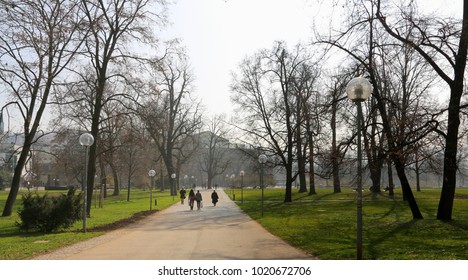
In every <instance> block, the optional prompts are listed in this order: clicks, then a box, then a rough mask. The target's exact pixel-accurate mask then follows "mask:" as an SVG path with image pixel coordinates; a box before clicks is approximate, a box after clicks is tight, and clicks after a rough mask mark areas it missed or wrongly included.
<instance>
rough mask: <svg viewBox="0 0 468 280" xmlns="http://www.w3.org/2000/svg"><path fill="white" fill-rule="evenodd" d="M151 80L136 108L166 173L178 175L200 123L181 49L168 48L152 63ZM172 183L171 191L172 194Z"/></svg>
mask: <svg viewBox="0 0 468 280" xmlns="http://www.w3.org/2000/svg"><path fill="white" fill-rule="evenodd" d="M151 79H152V81H151V87H150V90H151V92H150V93H151V94H150V97H149V99H148V100H147V101H146V103H144V104H142V105H143V106H142V107H141V108H140V109H139V111H140V117H141V119H142V122H143V123H144V124H145V127H146V129H147V131H148V133H149V135H150V137H151V138H152V139H153V141H154V144H155V146H156V147H157V149H158V150H159V153H160V155H161V157H162V160H163V162H164V165H165V167H166V171H167V174H169V176H171V175H172V174H176V175H178V173H179V171H180V165H181V164H183V163H184V162H185V161H186V160H187V159H188V158H189V157H190V155H191V154H192V153H193V152H194V151H195V148H196V141H195V140H194V139H193V135H194V134H195V132H198V130H199V129H200V127H201V125H202V118H201V117H202V116H201V112H200V111H201V110H200V103H199V102H198V101H197V100H196V98H195V97H194V96H193V92H192V90H193V88H192V87H193V79H194V77H193V74H192V72H191V68H190V64H189V60H188V57H187V56H186V54H185V53H184V52H183V50H180V49H177V48H176V49H173V50H169V52H168V54H167V55H166V56H165V58H164V59H162V60H157V61H155V62H154V63H152V71H151ZM177 178H179V176H177ZM172 182H173V184H172V187H171V194H172V195H176V185H175V181H172Z"/></svg>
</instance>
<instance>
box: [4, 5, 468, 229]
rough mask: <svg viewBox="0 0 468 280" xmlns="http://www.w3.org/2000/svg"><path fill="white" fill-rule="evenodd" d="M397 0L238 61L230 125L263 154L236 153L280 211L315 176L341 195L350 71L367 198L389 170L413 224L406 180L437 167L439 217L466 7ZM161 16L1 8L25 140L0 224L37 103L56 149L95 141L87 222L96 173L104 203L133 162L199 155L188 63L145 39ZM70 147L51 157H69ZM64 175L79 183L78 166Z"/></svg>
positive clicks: (350, 136) (210, 170)
mask: <svg viewBox="0 0 468 280" xmlns="http://www.w3.org/2000/svg"><path fill="white" fill-rule="evenodd" d="M404 2H405V3H404V5H403V4H402V5H399V6H398V7H393V6H392V5H390V4H385V6H384V5H383V4H382V3H381V1H377V0H354V1H344V2H343V5H342V6H340V7H343V11H344V13H347V16H346V17H345V18H346V20H345V21H344V22H342V23H341V25H340V26H341V28H339V29H338V30H342V31H333V32H330V33H329V34H328V35H325V34H315V38H314V40H313V43H312V44H311V45H307V46H305V45H300V44H299V45H297V46H295V47H293V48H292V49H288V47H287V46H286V44H285V43H284V42H281V41H279V42H275V43H274V45H273V47H272V48H271V49H264V50H259V51H258V52H257V53H255V54H253V55H251V56H248V57H247V58H246V59H245V60H244V61H242V63H241V64H240V66H239V69H238V71H237V74H236V75H234V77H233V82H232V100H233V102H234V104H236V105H238V107H239V109H240V110H239V111H238V112H239V114H238V115H237V117H238V120H237V121H236V124H237V128H238V129H240V130H241V131H243V132H245V133H242V141H245V142H246V144H247V145H246V146H250V147H252V146H253V147H262V151H259V150H258V149H249V150H246V152H247V153H249V152H251V153H254V154H255V155H254V154H252V158H256V156H258V154H259V153H267V154H268V155H270V156H271V157H270V158H272V159H274V160H273V164H274V165H278V166H281V167H282V168H283V169H284V170H285V182H286V192H285V199H284V200H285V202H289V201H291V200H292V184H293V182H294V181H296V180H298V181H299V191H300V192H307V191H308V192H309V193H310V194H314V193H315V180H314V178H315V175H319V176H323V177H326V178H328V177H333V185H334V191H335V192H339V191H341V183H340V174H341V172H340V170H342V169H343V168H345V166H347V165H346V163H349V162H352V161H353V158H354V151H353V150H354V148H355V145H354V144H355V137H356V131H355V129H354V127H355V126H354V125H353V124H354V123H355V120H354V117H353V116H354V114H353V112H354V108H353V106H351V103H350V102H347V98H346V94H345V87H346V84H347V82H348V81H349V80H350V79H351V78H352V77H354V76H359V75H363V76H366V77H367V78H368V79H369V80H370V81H371V83H372V84H373V87H374V92H373V96H372V98H371V99H370V100H369V101H368V102H367V103H366V104H365V105H366V106H365V107H366V110H365V111H366V114H365V116H366V117H365V118H364V119H362V120H358V121H360V122H362V123H363V126H362V127H363V128H364V129H363V130H364V131H363V132H364V133H363V135H364V151H365V153H366V155H367V162H368V167H369V171H370V177H371V179H372V188H371V189H372V191H373V192H379V191H380V189H381V186H380V182H381V170H382V168H383V166H384V164H386V165H387V166H388V168H389V174H390V173H392V167H393V168H394V169H395V171H396V173H397V175H398V178H399V180H400V183H401V186H402V189H403V194H404V198H405V199H406V200H407V201H408V203H409V206H410V208H411V211H412V213H413V217H414V218H422V215H421V213H420V211H419V209H418V206H417V203H416V201H415V199H414V196H413V193H412V189H411V187H410V184H409V180H408V178H407V173H408V172H409V171H410V170H411V168H413V169H414V171H415V172H416V174H417V175H418V174H421V172H423V170H421V168H422V167H423V166H432V167H433V169H437V168H440V166H441V165H443V170H444V171H443V173H444V174H443V178H444V181H443V188H442V196H441V199H440V205H439V210H438V218H439V219H443V220H449V219H451V214H452V206H453V199H454V194H455V184H456V173H457V166H458V164H459V161H460V160H461V155H460V153H459V152H458V149H459V146H460V143H461V142H460V141H459V139H460V137H462V136H463V135H464V132H463V131H460V127H459V124H460V118H461V117H462V113H463V109H464V107H465V106H464V105H462V104H461V100H462V94H463V92H464V88H463V81H464V72H465V63H466V56H467V46H468V38H467V36H468V35H466V34H467V33H466V28H467V27H468V26H467V24H468V23H467V20H468V19H467V18H468V13H467V12H466V9H468V7H467V5H465V7H464V15H463V20H462V21H461V20H455V19H434V17H433V16H432V18H431V19H426V18H423V17H422V16H421V15H420V14H419V13H418V12H417V6H416V4H415V3H416V2H415V1H411V0H409V1H404ZM337 7H338V6H337ZM401 7H407V8H401ZM165 8H166V2H165V1H164V0H154V1H150V0H127V1H118V0H99V1H87V0H61V1H56V0H38V1H36V0H35V1H15V0H0V33H1V34H0V40H1V44H0V57H1V60H0V81H1V83H2V85H3V87H4V88H5V90H6V91H8V92H9V93H11V94H12V96H13V98H12V99H11V102H9V103H8V104H7V105H5V106H4V107H3V108H2V110H3V109H5V108H6V109H8V108H10V107H12V106H13V107H15V108H16V109H17V110H18V111H19V112H20V115H21V117H22V125H23V134H24V137H25V142H24V144H23V147H22V151H21V154H20V156H19V158H18V162H17V166H16V169H15V172H14V177H13V180H12V187H11V191H10V193H9V196H8V199H7V203H6V205H5V208H4V210H3V216H8V215H11V211H12V209H13V205H14V202H15V200H16V196H17V193H18V189H19V185H20V179H21V174H22V170H23V168H24V166H25V164H26V161H27V160H28V156H29V154H30V150H31V147H32V145H33V144H34V143H35V142H36V141H38V140H39V139H40V138H41V136H43V135H44V132H42V131H41V130H40V125H41V122H42V119H43V115H44V114H45V112H46V109H47V108H53V109H54V111H55V112H56V113H57V115H58V117H57V118H56V119H55V123H54V124H53V125H55V126H56V128H57V129H59V128H60V130H61V131H62V132H63V133H62V134H61V135H62V136H63V139H69V140H65V142H66V144H68V147H70V149H69V150H68V151H73V150H76V149H72V148H71V147H72V146H74V145H76V144H75V143H76V139H77V138H78V135H77V134H79V133H77V132H76V131H90V132H91V134H92V135H93V136H94V138H95V139H96V141H95V144H94V145H92V146H91V147H90V156H89V163H88V166H89V170H88V178H86V180H87V186H88V188H89V189H88V197H87V200H88V203H87V205H88V213H89V211H90V206H91V199H92V196H93V186H94V185H95V182H94V180H95V174H97V173H100V174H101V179H102V180H104V178H106V174H105V173H106V170H110V172H112V177H113V178H114V180H117V182H114V186H115V187H116V189H115V191H114V193H116V194H118V192H119V188H118V187H119V186H120V185H121V183H120V182H118V180H120V178H122V176H121V174H122V172H123V171H122V170H126V173H127V174H126V176H125V177H126V178H128V182H127V183H128V185H129V186H130V183H131V182H130V180H131V178H132V177H133V175H132V174H135V173H136V172H137V170H138V169H141V165H144V166H147V167H148V166H151V167H153V168H154V167H156V166H157V164H156V163H157V162H163V163H164V164H163V166H164V168H165V169H166V170H165V171H166V174H176V176H177V178H180V176H179V175H180V172H181V167H182V166H183V165H184V164H187V163H188V161H189V160H190V158H191V157H193V155H194V153H195V151H197V149H199V148H200V147H199V146H198V145H199V144H200V142H199V141H197V140H196V139H194V134H196V132H198V131H200V129H201V128H202V125H203V121H202V120H203V116H202V114H201V105H200V102H199V100H197V98H196V97H195V96H193V95H192V91H193V89H192V86H193V75H192V73H191V71H190V67H189V58H188V57H187V56H186V54H185V53H184V51H183V49H182V48H181V47H180V46H179V44H178V42H177V41H171V42H159V41H158V40H157V36H156V35H155V33H154V26H163V25H164V24H165V23H166V18H165ZM322 51H323V52H322ZM337 51H339V52H341V53H344V54H346V58H345V59H343V60H342V61H340V62H339V64H340V65H341V66H340V67H328V68H327V65H330V64H333V65H336V58H334V56H338V55H337ZM148 54H153V55H148ZM154 54H156V55H154ZM450 71H451V73H450ZM439 78H440V79H439ZM440 80H441V81H445V82H446V83H447V84H448V85H449V88H450V92H451V94H450V99H449V105H448V106H446V107H442V106H439V104H438V103H437V102H435V98H434V97H433V96H432V95H430V93H429V92H430V90H431V89H432V90H433V89H436V88H438V86H440V85H439V84H437V82H439V81H440ZM223 122H224V121H220V120H216V119H214V120H213V121H212V123H211V126H210V129H209V130H210V131H211V132H212V134H210V135H211V136H212V137H211V139H210V141H209V142H208V144H207V145H206V147H203V148H206V149H211V150H210V152H209V153H206V156H204V157H202V156H198V157H199V158H200V163H199V164H200V166H201V168H202V169H203V170H204V171H205V172H207V174H208V181H210V180H212V179H213V178H214V176H216V175H219V174H222V173H223V172H224V171H225V168H226V167H225V166H226V165H227V164H228V162H227V161H226V160H224V161H220V157H221V156H222V154H223V150H222V149H218V150H216V147H219V146H220V145H221V144H220V143H222V142H223V141H224V137H223V133H224V132H222V131H218V128H220V124H221V123H223ZM350 127H351V128H352V129H349V128H350ZM63 128H67V129H63ZM70 135H71V136H70ZM154 149H156V151H154ZM442 151H443V154H444V155H443V156H442V157H440V156H439V155H440V154H441V152H442ZM78 152H79V151H77V152H76V153H74V154H73V153H71V154H70V153H64V154H63V156H64V157H65V154H67V155H66V156H68V157H72V158H75V159H78V158H79V157H80V156H79V155H78ZM142 155H145V156H144V157H142ZM148 155H150V156H148ZM142 158H144V160H142ZM75 161H76V162H79V160H75ZM215 161H218V165H217V166H213V162H215ZM390 162H391V164H390ZM319 165H320V168H319V169H317V166H319ZM139 167H140V168H139ZM161 168H162V167H161ZM98 169H99V172H97V171H98ZM154 169H156V168H154ZM73 170H76V172H75V174H76V178H77V179H78V180H79V177H80V172H79V170H80V168H79V166H77V167H76V168H75V169H73ZM161 173H162V172H161ZM306 174H309V180H306V177H305V176H306ZM389 178H392V176H389ZM307 181H308V182H309V186H307ZM389 184H390V186H391V185H393V183H389ZM390 190H391V188H390ZM171 192H172V193H173V194H175V192H176V188H175V185H172V186H171Z"/></svg>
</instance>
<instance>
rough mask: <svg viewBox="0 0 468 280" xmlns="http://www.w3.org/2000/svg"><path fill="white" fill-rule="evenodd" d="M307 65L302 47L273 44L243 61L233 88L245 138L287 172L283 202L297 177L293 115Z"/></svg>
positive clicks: (280, 43) (233, 97) (287, 198)
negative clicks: (294, 166) (289, 48)
mask: <svg viewBox="0 0 468 280" xmlns="http://www.w3.org/2000/svg"><path fill="white" fill-rule="evenodd" d="M308 62H310V57H309V56H308V52H307V51H306V50H305V48H304V47H302V46H300V45H297V46H296V47H295V48H294V49H293V50H292V51H289V50H288V49H287V47H286V45H285V43H284V42H275V44H274V46H273V48H272V49H271V50H266V49H264V50H261V51H259V52H257V53H256V54H255V55H253V56H251V57H249V58H246V59H245V60H244V61H243V62H242V64H241V65H240V70H239V72H240V73H239V75H238V76H234V81H233V85H232V90H233V92H234V94H233V96H232V100H233V102H234V103H235V104H236V105H237V106H238V107H239V109H240V111H239V112H241V114H239V116H240V117H241V118H243V120H242V123H243V125H244V127H243V128H242V129H243V130H244V131H245V132H246V136H247V137H251V138H256V139H257V140H258V141H259V143H256V144H257V145H259V146H261V147H262V148H263V149H264V150H265V151H267V153H268V154H269V156H270V157H271V158H272V161H274V162H275V163H277V164H278V165H279V166H281V167H282V168H284V170H285V172H286V176H285V181H286V191H285V198H284V201H285V202H291V201H292V182H293V181H294V177H295V176H296V175H295V174H293V173H294V172H293V163H294V161H295V149H297V146H295V139H296V136H297V135H296V131H297V122H295V116H294V114H293V113H294V110H295V108H297V107H296V104H297V103H296V102H297V101H298V98H300V97H299V95H298V94H297V86H298V85H299V83H298V79H300V78H301V76H300V75H299V73H301V72H300V70H301V69H303V68H302V66H303V65H304V64H305V63H308ZM308 77H309V78H310V76H308ZM296 116H297V115H296Z"/></svg>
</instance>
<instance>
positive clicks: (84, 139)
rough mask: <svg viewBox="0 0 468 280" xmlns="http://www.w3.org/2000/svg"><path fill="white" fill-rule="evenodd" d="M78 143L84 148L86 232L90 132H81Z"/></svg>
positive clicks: (91, 140)
mask: <svg viewBox="0 0 468 280" xmlns="http://www.w3.org/2000/svg"><path fill="white" fill-rule="evenodd" d="M79 142H80V145H81V146H84V147H85V148H86V157H85V177H84V178H85V179H84V185H83V192H84V193H83V232H86V214H87V210H88V206H87V201H88V151H89V147H90V146H91V145H93V143H94V137H93V135H91V134H90V133H83V134H81V136H80V139H79Z"/></svg>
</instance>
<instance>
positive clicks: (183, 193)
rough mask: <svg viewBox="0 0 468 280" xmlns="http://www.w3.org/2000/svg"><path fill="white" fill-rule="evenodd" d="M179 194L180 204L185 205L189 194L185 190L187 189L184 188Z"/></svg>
mask: <svg viewBox="0 0 468 280" xmlns="http://www.w3.org/2000/svg"><path fill="white" fill-rule="evenodd" d="M179 193H180V204H184V200H185V194H186V193H187V191H186V190H185V188H182V189H181V190H180V192H179Z"/></svg>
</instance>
